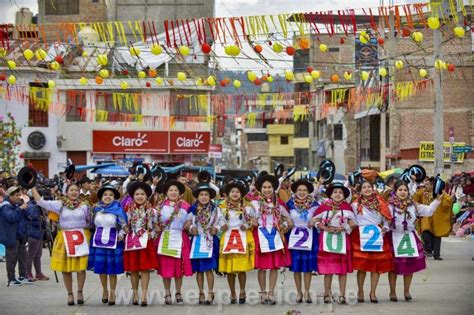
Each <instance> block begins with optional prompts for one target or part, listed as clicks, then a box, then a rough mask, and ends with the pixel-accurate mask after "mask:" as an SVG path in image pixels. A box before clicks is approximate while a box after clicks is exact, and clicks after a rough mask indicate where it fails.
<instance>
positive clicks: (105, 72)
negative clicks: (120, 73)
mask: <svg viewBox="0 0 474 315" xmlns="http://www.w3.org/2000/svg"><path fill="white" fill-rule="evenodd" d="M99 75H100V76H101V77H102V79H107V78H108V77H109V75H110V74H109V70H107V69H102V70H100V71H99Z"/></svg>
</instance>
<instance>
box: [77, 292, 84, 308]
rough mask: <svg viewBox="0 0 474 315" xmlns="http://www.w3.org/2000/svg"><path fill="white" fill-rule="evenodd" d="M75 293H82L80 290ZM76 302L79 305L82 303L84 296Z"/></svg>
mask: <svg viewBox="0 0 474 315" xmlns="http://www.w3.org/2000/svg"><path fill="white" fill-rule="evenodd" d="M77 293H81V294H82V291H77ZM77 304H79V305H82V304H84V298H82V299H77Z"/></svg>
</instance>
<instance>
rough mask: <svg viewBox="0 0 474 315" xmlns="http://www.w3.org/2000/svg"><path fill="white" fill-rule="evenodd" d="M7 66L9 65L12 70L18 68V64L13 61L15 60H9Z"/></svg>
mask: <svg viewBox="0 0 474 315" xmlns="http://www.w3.org/2000/svg"><path fill="white" fill-rule="evenodd" d="M7 65H8V68H9V69H10V70H13V69H15V68H16V62H15V61H13V60H8V61H7Z"/></svg>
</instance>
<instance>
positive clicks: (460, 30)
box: [454, 26, 466, 38]
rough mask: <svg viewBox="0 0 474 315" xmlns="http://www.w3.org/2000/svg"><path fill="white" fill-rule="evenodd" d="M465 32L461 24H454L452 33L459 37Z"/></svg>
mask: <svg viewBox="0 0 474 315" xmlns="http://www.w3.org/2000/svg"><path fill="white" fill-rule="evenodd" d="M465 33H466V32H465V30H464V27H462V26H456V27H455V28H454V35H456V37H459V38H461V37H464V34H465Z"/></svg>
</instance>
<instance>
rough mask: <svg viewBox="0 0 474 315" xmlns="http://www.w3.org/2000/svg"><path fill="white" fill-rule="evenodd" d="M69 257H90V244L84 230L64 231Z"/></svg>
mask: <svg viewBox="0 0 474 315" xmlns="http://www.w3.org/2000/svg"><path fill="white" fill-rule="evenodd" d="M63 237H64V245H65V247H66V254H67V257H82V256H87V255H89V244H88V242H87V238H86V235H85V234H84V230H83V229H78V230H66V231H63Z"/></svg>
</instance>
